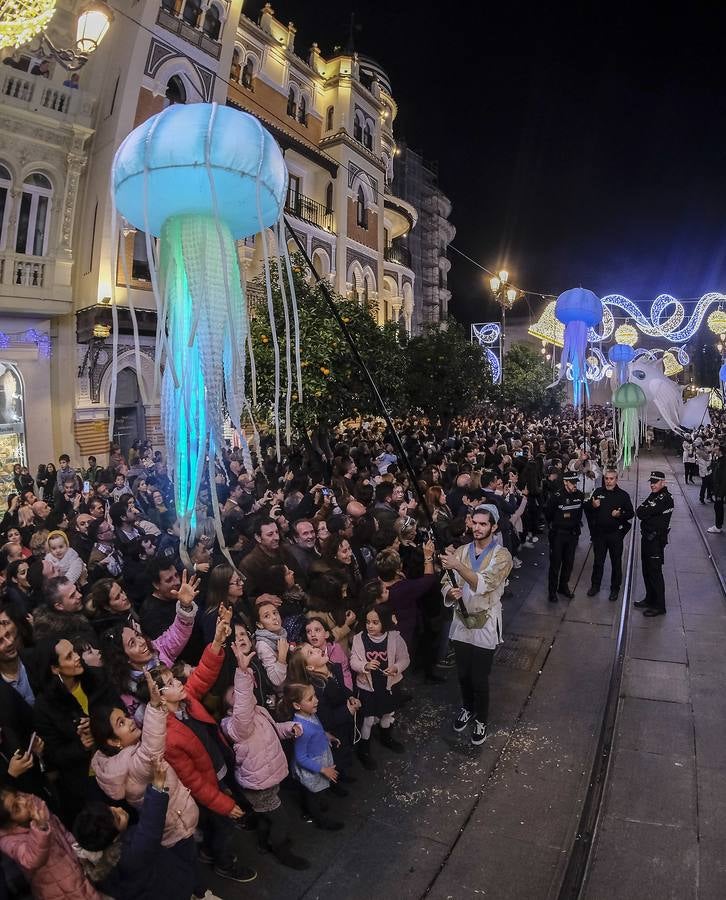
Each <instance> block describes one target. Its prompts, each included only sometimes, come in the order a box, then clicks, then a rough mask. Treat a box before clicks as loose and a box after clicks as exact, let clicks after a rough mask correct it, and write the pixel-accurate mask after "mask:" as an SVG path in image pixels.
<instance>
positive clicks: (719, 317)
mask: <svg viewBox="0 0 726 900" xmlns="http://www.w3.org/2000/svg"><path fill="white" fill-rule="evenodd" d="M706 324H707V325H708V327H709V328H710V329H711V331H712V332H713V333H714V334H726V312H724V311H723V310H722V309H714V311H713V312H712V313H710V314H709V316H708V318H707V319H706Z"/></svg>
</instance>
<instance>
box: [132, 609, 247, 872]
mask: <svg viewBox="0 0 726 900" xmlns="http://www.w3.org/2000/svg"><path fill="white" fill-rule="evenodd" d="M229 613H230V611H229V610H222V615H221V617H220V619H219V620H218V622H217V628H216V630H215V633H214V640H213V641H212V643H211V644H209V645H208V646H207V647H206V648H205V650H204V653H203V654H202V658H201V660H200V661H199V665H198V666H197V667H196V668H195V669H194V671H193V672H192V674H191V675H190V676H189V678H188V680H187V682H186V684H182V683H181V682H180V681H179V680H178V679H177V678H176V677H175V676H174V675H173V674H172V672H171V671H170V670H169V669H168V668H166V667H165V666H159V667H157V668H156V669H154V670H153V671H152V676H153V678H154V681H155V682H156V683H157V684H158V686H159V688H160V690H161V696H162V698H163V700H164V703H165V705H166V708H167V711H168V718H167V735H166V749H165V751H164V758H165V759H166V761H167V762H168V763H169V765H170V766H171V767H172V768H173V769H174V771H175V772H176V774H177V776H178V777H179V780H180V781H181V782H182V784H184V785H186V787H187V788H189V790H190V791H191V794H192V797H194V799H195V800H196V802H197V805H198V806H199V828H200V829H201V831H202V835H203V840H202V846H201V848H200V850H199V857H200V859H201V860H202V861H204V862H211V863H213V865H214V871H215V872H216V873H217V875H219V876H220V877H221V878H227V879H229V880H230V881H237V882H248V881H254V879H255V878H256V877H257V873H256V872H255V870H254V869H249V868H246V867H244V866H240V865H238V864H237V861H236V857H235V854H234V850H233V847H232V837H233V834H234V826H233V823H234V820H236V819H241V818H242V816H243V815H244V813H243V811H242V810H241V809H240V807H239V806H238V805H237V803H236V802H235V800H234V798H233V797H232V796H230V794H229V793H228V790H227V788H226V786H225V785H224V784H223V779H224V777H225V776H226V774H227V765H226V762H225V757H224V753H223V746H222V741H223V738H222V737H221V736H220V734H219V732H218V728H217V723H216V722H215V720H214V719H213V717H212V716H211V715H210V714H209V713H208V712H207V710H206V709H205V708H204V706H203V705H202V698H203V697H204V695H205V694H206V693H207V692H208V691H209V690H210V688H211V687H212V686H213V685H214V683H215V682H216V680H217V678H218V677H219V671H220V669H221V667H222V663H223V661H224V643H225V641H226V640H227V638H228V637H229V634H230V627H229ZM143 687H145V685H142V689H143ZM139 693H140V695H141V693H142V691H140V692H139Z"/></svg>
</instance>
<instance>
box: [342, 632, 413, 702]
mask: <svg viewBox="0 0 726 900" xmlns="http://www.w3.org/2000/svg"><path fill="white" fill-rule="evenodd" d="M410 661H411V660H410V657H409V655H408V649H407V648H406V642H405V641H404V639H403V638H402V637H401V635H400V634H399V632H398V631H389V632H388V668H389V669H392V668H393V667H394V666H397V668H398V675H389V676H388V680H387V682H386V689H387V690H389V691H390V690H391V688H392V687H393V685H394V684H398V682H399V681H401V679H402V678H403V672H404V670H405V669H407V668H408V665H409V663H410ZM366 662H367V660H366V650H365V647H364V645H363V637H362V636H361V635H360V634H357V635H356V636H355V637H354V638H353V647H352V649H351V651H350V667H351V669H352V670H353V671H354V672H355V673H356V675H355V683H356V685H357V686H358V687H359V688H360V689H361V690H363V691H372V690H373V679H372V678H371V674H370V672H366Z"/></svg>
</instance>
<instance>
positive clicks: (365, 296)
mask: <svg viewBox="0 0 726 900" xmlns="http://www.w3.org/2000/svg"><path fill="white" fill-rule="evenodd" d="M369 304H370V295H369V293H368V279H367V278H364V279H363V305H364V306H368V305H369Z"/></svg>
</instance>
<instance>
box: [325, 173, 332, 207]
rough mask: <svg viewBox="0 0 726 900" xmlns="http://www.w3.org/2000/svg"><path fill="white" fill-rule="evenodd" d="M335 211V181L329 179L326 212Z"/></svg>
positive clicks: (326, 192) (326, 189) (326, 191)
mask: <svg viewBox="0 0 726 900" xmlns="http://www.w3.org/2000/svg"><path fill="white" fill-rule="evenodd" d="M332 211H333V182H332V181H329V182H328V186H327V187H326V188H325V212H326V213H332Z"/></svg>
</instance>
